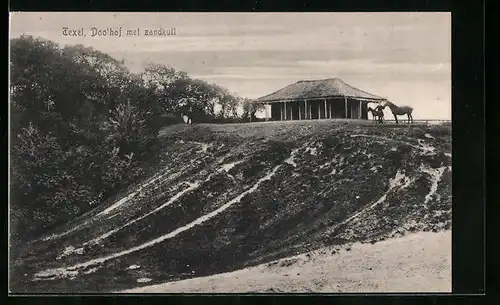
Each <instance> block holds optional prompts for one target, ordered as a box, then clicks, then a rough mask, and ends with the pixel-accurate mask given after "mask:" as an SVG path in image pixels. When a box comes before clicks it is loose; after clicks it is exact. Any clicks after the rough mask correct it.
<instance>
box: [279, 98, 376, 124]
mask: <svg viewBox="0 0 500 305" xmlns="http://www.w3.org/2000/svg"><path fill="white" fill-rule="evenodd" d="M326 102H327V105H326V110H325V102H324V100H311V101H307V104H306V103H304V101H297V102H286V103H285V102H275V103H271V113H270V115H271V117H270V119H271V120H273V121H280V120H292V119H293V120H299V119H301V120H305V119H313V120H316V119H328V118H330V116H331V118H332V119H341V118H342V119H343V118H345V117H346V116H345V113H346V111H345V100H344V99H331V100H327V101H326ZM285 104H286V107H285ZM306 105H307V107H308V109H306ZM285 109H286V112H285ZM359 114H360V102H359V100H353V99H348V100H347V118H349V119H359ZM361 119H365V120H366V119H368V106H367V103H361Z"/></svg>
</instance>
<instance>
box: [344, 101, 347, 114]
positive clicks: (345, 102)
mask: <svg viewBox="0 0 500 305" xmlns="http://www.w3.org/2000/svg"><path fill="white" fill-rule="evenodd" d="M344 104H345V107H344V108H345V116H344V117H345V118H346V119H347V96H344Z"/></svg>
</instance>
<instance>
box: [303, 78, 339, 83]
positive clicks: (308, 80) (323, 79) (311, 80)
mask: <svg viewBox="0 0 500 305" xmlns="http://www.w3.org/2000/svg"><path fill="white" fill-rule="evenodd" d="M326 80H339V81H342V80H341V79H340V78H338V77H329V78H319V79H305V80H299V81H297V82H295V83H305V82H320V81H326ZM342 82H343V81H342Z"/></svg>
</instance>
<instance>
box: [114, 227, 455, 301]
mask: <svg viewBox="0 0 500 305" xmlns="http://www.w3.org/2000/svg"><path fill="white" fill-rule="evenodd" d="M451 252H452V251H451V231H450V230H448V231H444V232H438V233H432V232H419V233H413V234H409V235H407V236H404V237H400V238H393V239H389V240H385V241H381V242H378V243H375V244H373V245H372V244H359V243H356V244H354V245H352V246H347V245H345V246H342V247H337V248H335V247H333V248H331V247H329V248H323V249H320V250H316V251H313V252H310V253H307V254H301V255H297V256H294V257H290V258H286V259H281V260H279V261H275V262H271V263H267V264H262V265H259V266H256V267H252V268H246V269H242V270H238V271H234V272H229V273H223V274H217V275H213V276H207V277H200V278H194V279H189V280H183V281H178V282H170V283H164V284H159V285H152V286H144V287H139V288H135V289H131V290H126V291H121V292H124V293H244V292H270V293H273V292H323V293H326V292H451Z"/></svg>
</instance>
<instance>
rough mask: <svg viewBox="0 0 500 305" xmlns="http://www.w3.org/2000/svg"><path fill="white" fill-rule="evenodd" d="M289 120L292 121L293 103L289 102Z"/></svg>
mask: <svg viewBox="0 0 500 305" xmlns="http://www.w3.org/2000/svg"><path fill="white" fill-rule="evenodd" d="M290 120H292V121H293V103H291V104H290Z"/></svg>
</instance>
